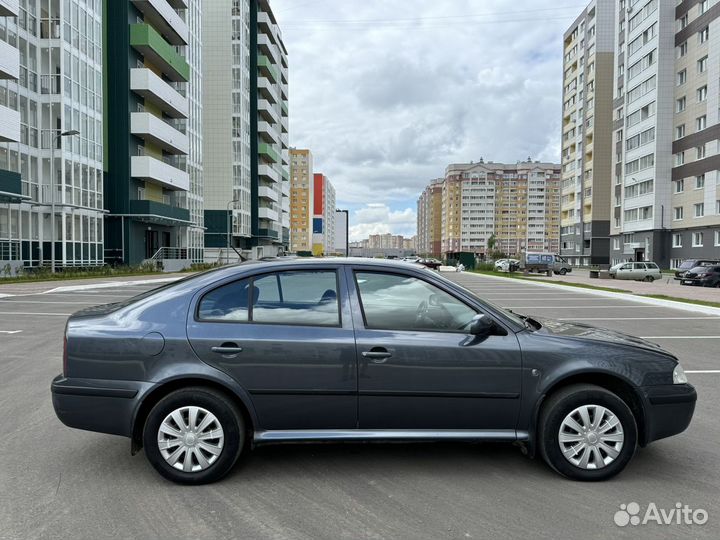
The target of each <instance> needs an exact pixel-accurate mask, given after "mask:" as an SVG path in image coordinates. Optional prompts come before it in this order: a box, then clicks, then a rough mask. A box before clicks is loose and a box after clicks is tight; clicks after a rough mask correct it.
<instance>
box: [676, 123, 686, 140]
mask: <svg viewBox="0 0 720 540" xmlns="http://www.w3.org/2000/svg"><path fill="white" fill-rule="evenodd" d="M684 136H685V124H681V125H679V126H677V127H676V128H675V138H676V139H682V138H683V137H684Z"/></svg>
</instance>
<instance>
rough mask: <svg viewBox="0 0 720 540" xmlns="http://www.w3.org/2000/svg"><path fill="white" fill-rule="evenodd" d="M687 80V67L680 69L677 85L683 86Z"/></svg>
mask: <svg viewBox="0 0 720 540" xmlns="http://www.w3.org/2000/svg"><path fill="white" fill-rule="evenodd" d="M686 81H687V69H683V70H682V71H678V74H677V85H678V86H682V85H683V84H685V82H686Z"/></svg>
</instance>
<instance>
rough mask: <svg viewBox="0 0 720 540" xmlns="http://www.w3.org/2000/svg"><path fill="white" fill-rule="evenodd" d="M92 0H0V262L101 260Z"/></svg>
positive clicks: (99, 112) (96, 4)
mask: <svg viewBox="0 0 720 540" xmlns="http://www.w3.org/2000/svg"><path fill="white" fill-rule="evenodd" d="M102 16H103V2H101V1H100V0H66V1H63V2H59V1H50V0H24V1H22V2H18V1H17V0H0V261H2V265H3V268H5V267H6V266H7V265H10V266H12V267H18V266H40V265H45V266H56V267H69V266H98V265H102V264H103V203H102V201H103V164H102V161H103V147H102V132H103V85H102V69H103V57H102V50H103V49H102V35H103V32H102Z"/></svg>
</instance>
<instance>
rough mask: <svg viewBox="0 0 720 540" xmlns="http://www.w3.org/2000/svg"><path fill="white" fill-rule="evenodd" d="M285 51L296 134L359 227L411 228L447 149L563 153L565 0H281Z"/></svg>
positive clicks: (473, 155)
mask: <svg viewBox="0 0 720 540" xmlns="http://www.w3.org/2000/svg"><path fill="white" fill-rule="evenodd" d="M272 6H273V10H274V11H275V14H276V16H277V18H278V20H279V23H280V25H281V28H282V31H283V36H284V39H285V43H286V46H287V48H288V50H289V54H290V144H291V145H292V146H295V147H298V148H310V149H311V150H312V152H313V155H314V160H315V171H316V172H323V173H325V174H326V175H327V176H328V177H329V178H330V180H331V181H332V182H333V184H334V185H335V188H336V190H337V198H338V207H339V208H347V209H350V210H351V223H350V225H351V239H353V240H359V239H362V238H366V237H367V236H368V235H369V234H375V233H385V232H392V233H394V234H405V235H412V234H415V217H416V200H417V197H418V195H419V193H420V192H421V191H422V189H423V188H424V186H425V185H426V184H427V183H428V181H429V180H431V179H433V178H438V177H441V176H443V175H444V170H445V166H446V165H447V164H449V163H458V162H468V161H471V160H472V161H477V160H479V159H480V158H481V157H482V158H484V159H485V160H492V161H507V162H510V163H514V162H516V161H518V160H524V159H526V158H527V157H532V158H533V159H540V160H550V161H558V160H559V157H560V148H559V146H560V145H559V131H560V127H559V125H560V108H561V91H562V80H561V77H562V63H561V62H562V34H563V32H564V30H565V29H566V28H567V27H568V26H569V24H570V23H571V22H572V21H573V20H574V19H575V17H576V16H577V15H578V14H579V13H580V12H581V10H582V9H583V8H584V6H585V3H584V2H583V3H579V2H577V1H575V2H573V0H560V2H559V5H558V4H556V3H555V2H551V1H549V0H512V1H511V0H442V1H438V0H402V1H401V2H400V1H394V2H388V1H387V0H340V1H338V0H272Z"/></svg>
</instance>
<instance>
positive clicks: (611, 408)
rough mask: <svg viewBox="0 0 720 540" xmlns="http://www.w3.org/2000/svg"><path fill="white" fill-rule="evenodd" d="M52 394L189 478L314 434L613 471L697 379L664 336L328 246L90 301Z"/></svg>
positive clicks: (659, 432)
mask: <svg viewBox="0 0 720 540" xmlns="http://www.w3.org/2000/svg"><path fill="white" fill-rule="evenodd" d="M52 400H53V405H54V407H55V411H56V413H57V415H58V417H59V418H60V420H62V422H64V423H65V424H66V425H68V426H70V427H74V428H79V429H85V430H91V431H98V432H102V433H111V434H116V435H122V436H125V437H128V438H129V439H130V440H131V449H132V452H133V453H137V452H138V451H140V450H141V449H142V448H143V447H144V449H145V454H146V456H147V457H148V459H149V460H150V462H151V463H152V465H153V466H154V467H155V468H156V469H157V471H158V472H159V473H160V474H162V475H163V476H165V477H166V478H168V479H170V480H173V481H175V482H180V483H186V484H200V483H207V482H212V481H215V480H218V479H219V478H222V477H223V476H224V475H226V474H227V473H228V472H229V471H230V470H231V469H232V467H233V465H234V464H235V463H236V461H237V460H238V458H239V457H240V455H241V453H242V451H243V449H245V448H248V447H252V446H255V445H261V444H271V443H288V442H310V441H312V442H319V441H326V442H333V441H408V442H409V441H420V440H423V441H424V440H453V441H493V442H505V443H515V444H517V445H520V446H521V447H522V448H523V449H524V451H525V452H526V453H527V454H528V455H529V456H535V455H539V456H542V458H543V459H544V460H545V461H546V462H547V463H548V464H549V465H550V467H552V468H553V469H554V470H555V471H557V472H559V473H560V474H562V475H564V476H566V477H569V478H573V479H578V480H603V479H606V478H610V477H612V476H613V475H615V474H617V473H619V472H620V471H621V470H622V469H623V468H624V467H625V466H626V465H627V463H628V462H629V461H630V459H631V458H632V456H633V455H634V453H635V450H636V448H637V446H638V445H639V446H644V445H647V444H649V443H650V442H652V441H655V440H657V439H662V438H664V437H668V436H671V435H675V434H677V433H680V432H682V431H683V430H685V429H686V428H687V426H688V425H689V423H690V420H691V418H692V415H693V411H694V407H695V401H696V393H695V390H694V388H693V387H692V386H690V385H689V384H687V380H686V378H685V374H684V373H683V370H682V368H681V367H680V364H679V363H678V361H677V359H676V358H675V357H674V356H673V355H672V354H670V353H668V352H667V351H664V350H663V349H661V348H660V347H658V346H657V345H655V344H653V343H649V342H647V341H644V340H641V339H638V338H634V337H630V336H627V335H624V334H620V333H617V332H612V331H609V330H602V329H598V328H593V327H590V326H584V325H579V324H570V323H565V322H558V321H552V320H534V319H531V318H529V317H524V316H521V315H517V314H514V313H512V312H510V311H506V310H503V309H500V308H498V307H496V306H494V305H492V304H490V303H488V302H486V301H484V300H482V299H481V298H478V297H477V296H475V295H473V294H472V293H471V292H469V291H467V290H466V289H463V288H462V287H460V286H458V285H456V284H453V283H451V282H449V281H447V280H445V279H444V278H442V277H441V276H440V275H438V274H437V273H435V272H432V271H430V270H428V269H426V268H422V267H419V266H418V265H413V264H409V263H402V262H389V261H373V260H365V259H315V260H294V261H288V260H277V261H262V262H250V263H243V264H241V265H238V266H232V267H224V268H221V269H217V270H213V271H210V272H206V273H202V274H197V275H194V276H191V277H189V278H187V279H184V280H182V281H178V282H175V283H173V284H170V285H167V286H165V287H162V288H160V289H156V290H154V291H151V292H149V293H145V294H142V295H140V296H137V297H135V298H132V299H130V300H128V301H126V302H122V303H117V304H109V305H106V306H100V307H95V308H90V309H87V310H84V311H81V312H78V313H76V314H75V315H73V316H72V317H70V319H69V320H68V323H67V327H66V332H65V341H64V354H63V373H62V374H61V375H58V376H57V377H56V378H55V379H54V380H53V382H52Z"/></svg>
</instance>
